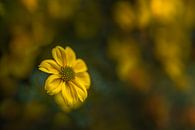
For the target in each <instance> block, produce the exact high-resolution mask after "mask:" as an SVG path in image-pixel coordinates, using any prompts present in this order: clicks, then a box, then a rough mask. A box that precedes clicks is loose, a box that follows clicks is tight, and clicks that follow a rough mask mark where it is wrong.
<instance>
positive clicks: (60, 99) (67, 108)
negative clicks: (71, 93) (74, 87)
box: [54, 93, 71, 112]
mask: <svg viewBox="0 0 195 130" xmlns="http://www.w3.org/2000/svg"><path fill="white" fill-rule="evenodd" d="M54 99H55V101H56V103H57V104H58V105H59V106H60V107H61V108H62V110H64V111H65V112H70V111H71V107H70V106H68V105H67V104H66V103H65V102H64V99H63V97H62V93H58V94H56V95H55V97H54Z"/></svg>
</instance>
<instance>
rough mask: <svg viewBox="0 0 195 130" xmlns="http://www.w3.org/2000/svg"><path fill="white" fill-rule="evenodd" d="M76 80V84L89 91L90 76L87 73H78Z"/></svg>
mask: <svg viewBox="0 0 195 130" xmlns="http://www.w3.org/2000/svg"><path fill="white" fill-rule="evenodd" d="M75 80H76V82H78V83H80V84H83V85H84V86H85V88H86V89H89V87H90V85H91V80H90V76H89V73H87V72H81V73H76V76H75Z"/></svg>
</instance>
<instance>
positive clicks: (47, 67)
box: [39, 60, 60, 74]
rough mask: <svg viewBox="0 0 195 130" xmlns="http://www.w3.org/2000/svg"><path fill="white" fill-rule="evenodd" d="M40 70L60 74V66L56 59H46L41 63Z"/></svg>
mask: <svg viewBox="0 0 195 130" xmlns="http://www.w3.org/2000/svg"><path fill="white" fill-rule="evenodd" d="M39 70H41V71H43V72H46V73H49V74H58V73H59V71H60V66H59V65H58V64H57V63H56V62H55V61H54V60H44V61H42V62H41V64H40V65H39Z"/></svg>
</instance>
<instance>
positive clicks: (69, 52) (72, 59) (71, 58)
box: [65, 47, 76, 66]
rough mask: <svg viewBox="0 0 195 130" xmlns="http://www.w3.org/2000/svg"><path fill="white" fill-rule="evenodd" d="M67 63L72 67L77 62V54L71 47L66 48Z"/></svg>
mask: <svg viewBox="0 0 195 130" xmlns="http://www.w3.org/2000/svg"><path fill="white" fill-rule="evenodd" d="M65 52H66V62H67V65H68V66H72V65H73V64H74V62H75V60H76V54H75V53H74V51H73V50H72V49H71V48H70V47H66V49H65Z"/></svg>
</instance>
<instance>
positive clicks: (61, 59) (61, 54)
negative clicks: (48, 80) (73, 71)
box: [52, 46, 66, 66]
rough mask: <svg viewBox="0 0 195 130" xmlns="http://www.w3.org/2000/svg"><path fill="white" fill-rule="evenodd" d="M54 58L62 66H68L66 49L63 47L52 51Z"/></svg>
mask: <svg viewBox="0 0 195 130" xmlns="http://www.w3.org/2000/svg"><path fill="white" fill-rule="evenodd" d="M52 56H53V58H54V59H55V61H56V62H57V63H58V64H59V65H60V66H65V65H66V53H65V49H64V48H62V47H61V46H56V47H55V48H53V49H52Z"/></svg>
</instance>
